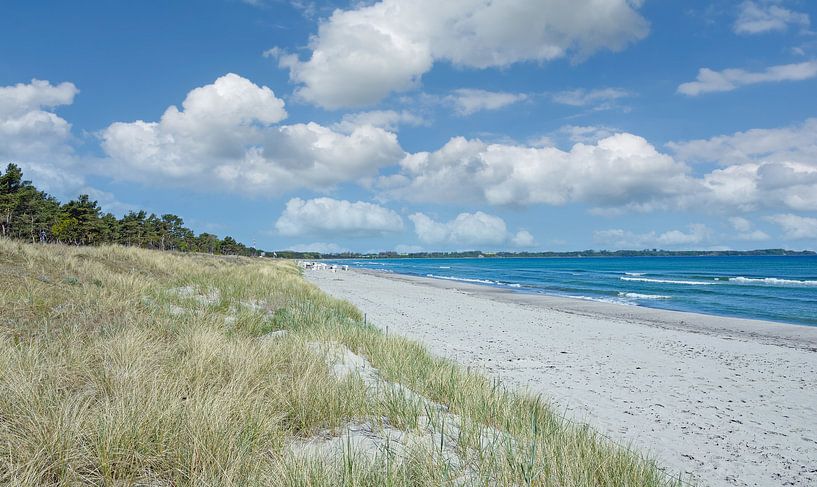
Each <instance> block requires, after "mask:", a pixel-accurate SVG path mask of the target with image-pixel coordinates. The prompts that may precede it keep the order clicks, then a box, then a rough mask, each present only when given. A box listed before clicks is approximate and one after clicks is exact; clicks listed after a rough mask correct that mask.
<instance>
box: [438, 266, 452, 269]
mask: <svg viewBox="0 0 817 487" xmlns="http://www.w3.org/2000/svg"><path fill="white" fill-rule="evenodd" d="M450 268H451V266H447V265H441V266H440V267H438V269H450Z"/></svg>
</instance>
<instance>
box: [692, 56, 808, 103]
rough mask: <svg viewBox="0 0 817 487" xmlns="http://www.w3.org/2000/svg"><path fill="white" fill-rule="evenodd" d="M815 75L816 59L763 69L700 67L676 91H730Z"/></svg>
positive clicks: (697, 92) (699, 92) (695, 94)
mask: <svg viewBox="0 0 817 487" xmlns="http://www.w3.org/2000/svg"><path fill="white" fill-rule="evenodd" d="M815 76H817V61H806V62H802V63H796V64H781V65H777V66H770V67H768V68H766V69H764V70H763V71H746V70H743V69H735V68H732V69H724V70H723V71H715V70H712V69H709V68H701V69H700V70H698V77H697V78H696V80H695V81H690V82H688V83H682V84H681V85H679V86H678V93H681V94H684V95H687V96H698V95H700V94H703V93H713V92H719V91H732V90H735V89H737V88H739V87H741V86H746V85H753V84H757V83H771V82H777V81H802V80H805V79H811V78H814V77H815Z"/></svg>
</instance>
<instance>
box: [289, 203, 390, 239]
mask: <svg viewBox="0 0 817 487" xmlns="http://www.w3.org/2000/svg"><path fill="white" fill-rule="evenodd" d="M275 229H276V230H277V231H278V233H280V234H281V235H286V236H302V235H319V236H331V237H339V236H343V237H372V236H380V235H383V234H386V233H396V232H401V231H402V230H403V219H402V218H400V215H398V214H397V213H395V212H394V211H392V210H390V209H388V208H384V207H382V206H379V205H376V204H372V203H366V202H364V201H357V202H351V201H346V200H336V199H332V198H315V199H311V200H303V199H301V198H293V199H291V200H289V202H287V205H286V209H285V210H284V212H283V213H282V214H281V216H280V217H279V218H278V221H276V222H275Z"/></svg>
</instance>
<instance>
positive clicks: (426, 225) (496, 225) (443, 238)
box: [409, 211, 535, 247]
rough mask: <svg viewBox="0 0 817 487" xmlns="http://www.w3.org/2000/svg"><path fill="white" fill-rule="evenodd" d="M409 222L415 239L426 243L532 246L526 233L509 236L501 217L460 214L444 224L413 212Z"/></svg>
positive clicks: (531, 240)
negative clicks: (415, 236) (412, 224)
mask: <svg viewBox="0 0 817 487" xmlns="http://www.w3.org/2000/svg"><path fill="white" fill-rule="evenodd" d="M409 219H410V220H411V221H412V223H414V231H415V232H416V233H417V238H419V239H420V241H421V242H423V243H426V244H431V245H443V246H458V247H463V246H481V245H490V246H501V245H505V244H508V243H510V244H512V245H514V246H517V247H531V246H533V245H535V242H534V238H533V235H531V234H530V233H529V232H527V231H526V230H520V231H519V232H517V233H516V234H510V233H508V227H507V225H505V221H504V220H503V219H502V218H499V217H498V216H493V215H488V214H487V213H483V212H481V211H477V212H476V213H460V214H459V215H457V217H456V218H454V219H453V220H451V221H448V222H439V221H436V220H434V219H432V218H431V217H429V216H427V215H425V214H423V213H414V214H413V215H411V216H409Z"/></svg>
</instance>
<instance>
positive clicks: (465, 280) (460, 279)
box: [426, 274, 496, 284]
mask: <svg viewBox="0 0 817 487" xmlns="http://www.w3.org/2000/svg"><path fill="white" fill-rule="evenodd" d="M426 277H433V278H435V279H445V280H448V281H459V282H475V283H478V284H496V282H495V281H490V280H488V279H469V278H467V277H454V276H438V275H436V274H426Z"/></svg>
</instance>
